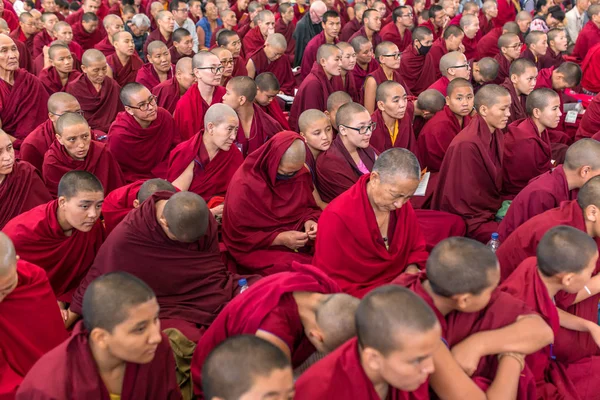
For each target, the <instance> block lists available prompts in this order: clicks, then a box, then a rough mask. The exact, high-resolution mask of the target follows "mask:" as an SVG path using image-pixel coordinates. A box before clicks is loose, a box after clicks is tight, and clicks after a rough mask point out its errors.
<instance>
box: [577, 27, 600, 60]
mask: <svg viewBox="0 0 600 400" xmlns="http://www.w3.org/2000/svg"><path fill="white" fill-rule="evenodd" d="M598 43H600V28H598V27H597V26H596V24H595V23H594V21H591V20H590V21H588V22H587V23H586V24H585V25H584V26H583V29H581V31H580V32H579V36H577V41H576V42H575V47H574V48H573V52H572V53H571V56H573V57H575V58H577V59H578V60H583V59H585V56H586V54H588V52H589V51H590V50H591V49H592V48H593V47H594V46H595V45H597V44H598Z"/></svg>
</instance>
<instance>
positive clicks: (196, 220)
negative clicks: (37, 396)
mask: <svg viewBox="0 0 600 400" xmlns="http://www.w3.org/2000/svg"><path fill="white" fill-rule="evenodd" d="M112 271H124V272H128V273H131V274H133V275H135V276H137V277H138V278H140V279H142V280H144V282H148V284H149V285H150V287H152V289H153V290H154V291H155V292H156V295H157V300H158V304H159V305H160V314H159V316H160V318H161V320H162V325H163V329H165V328H176V329H178V330H179V331H180V332H181V333H183V335H184V336H185V337H187V338H188V339H189V340H191V341H193V342H194V343H195V342H197V341H198V339H199V338H200V336H201V335H202V333H203V331H204V330H205V329H206V328H208V326H209V325H210V324H211V323H212V322H213V320H214V318H215V317H216V316H217V314H218V313H219V311H221V309H222V307H223V306H224V305H225V304H227V303H228V302H229V301H230V300H231V299H232V298H233V296H234V295H235V294H236V292H239V286H238V281H237V279H235V278H236V277H237V278H240V277H239V276H237V275H233V274H231V273H230V272H229V271H227V269H226V267H225V265H224V264H223V262H222V261H221V255H220V252H219V243H218V241H217V222H216V220H215V219H214V218H213V216H212V215H211V214H210V212H209V210H208V208H207V207H206V203H205V202H204V200H202V198H201V197H200V196H198V195H197V194H195V193H191V192H180V193H175V194H173V193H170V192H157V193H155V194H153V195H152V196H151V197H150V198H149V199H147V200H146V201H145V202H144V203H142V204H141V205H140V206H139V208H137V209H135V210H133V211H131V212H130V213H129V214H128V215H127V216H126V217H125V219H124V220H123V221H122V222H121V223H120V224H119V225H117V227H116V228H115V229H114V230H113V231H112V233H111V234H110V236H109V237H108V239H107V240H106V243H105V245H103V246H102V247H101V248H100V251H99V252H98V255H97V257H96V259H95V260H94V264H93V265H92V267H91V268H90V270H89V272H88V274H87V276H86V277H85V278H84V279H83V280H82V281H81V284H80V285H79V289H78V290H77V291H76V292H75V293H74V294H73V301H72V303H71V307H70V309H69V319H68V321H67V325H69V324H70V323H72V322H73V321H75V320H76V319H77V318H78V317H79V315H81V313H82V311H83V314H84V316H85V302H84V301H83V298H84V295H83V294H84V292H85V291H86V288H87V287H88V285H89V284H90V283H91V282H93V280H94V279H95V278H96V277H98V276H100V275H102V274H105V273H107V272H112Z"/></svg>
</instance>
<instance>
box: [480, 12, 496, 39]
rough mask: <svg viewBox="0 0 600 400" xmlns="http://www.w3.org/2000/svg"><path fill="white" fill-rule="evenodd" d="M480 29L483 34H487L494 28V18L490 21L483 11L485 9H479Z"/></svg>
mask: <svg viewBox="0 0 600 400" xmlns="http://www.w3.org/2000/svg"><path fill="white" fill-rule="evenodd" d="M477 17H478V18H479V31H480V32H481V36H482V37H483V36H485V35H487V34H488V33H489V32H490V31H491V30H492V29H495V28H494V18H492V19H490V20H489V21H488V19H487V17H486V16H485V14H484V13H483V10H479V15H478V16H477Z"/></svg>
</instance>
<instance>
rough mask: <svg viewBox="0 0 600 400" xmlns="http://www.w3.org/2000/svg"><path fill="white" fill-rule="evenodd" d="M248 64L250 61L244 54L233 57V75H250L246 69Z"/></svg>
mask: <svg viewBox="0 0 600 400" xmlns="http://www.w3.org/2000/svg"><path fill="white" fill-rule="evenodd" d="M246 64H248V62H247V61H246V59H245V58H244V57H242V56H239V57H238V58H234V59H233V72H232V73H231V77H232V78H233V77H234V76H248V70H247V69H246Z"/></svg>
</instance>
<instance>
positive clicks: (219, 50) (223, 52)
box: [210, 47, 233, 59]
mask: <svg viewBox="0 0 600 400" xmlns="http://www.w3.org/2000/svg"><path fill="white" fill-rule="evenodd" d="M210 52H211V53H213V54H214V55H216V56H217V57H219V59H220V58H223V57H225V56H227V57H233V55H232V54H231V52H230V51H229V50H227V49H226V48H225V47H215V48H214V49H211V50H210Z"/></svg>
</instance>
